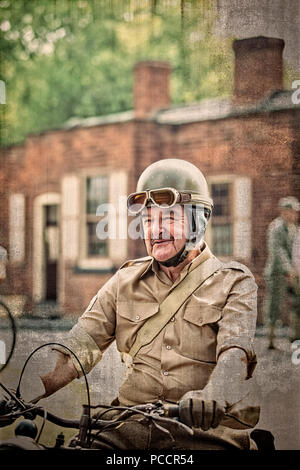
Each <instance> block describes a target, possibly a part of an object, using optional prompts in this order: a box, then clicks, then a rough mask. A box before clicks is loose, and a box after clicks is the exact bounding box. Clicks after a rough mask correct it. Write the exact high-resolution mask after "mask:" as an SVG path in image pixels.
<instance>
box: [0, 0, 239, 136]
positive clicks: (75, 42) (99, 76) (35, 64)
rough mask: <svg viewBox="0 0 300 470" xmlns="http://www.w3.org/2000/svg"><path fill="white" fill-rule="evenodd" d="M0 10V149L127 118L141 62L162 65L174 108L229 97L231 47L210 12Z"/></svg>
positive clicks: (29, 5) (144, 7)
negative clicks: (91, 120)
mask: <svg viewBox="0 0 300 470" xmlns="http://www.w3.org/2000/svg"><path fill="white" fill-rule="evenodd" d="M0 10H1V18H2V20H1V23H0V30H1V36H0V50H1V70H0V75H1V76H0V79H2V80H4V81H5V83H6V89H7V104H6V105H5V106H4V108H3V106H2V116H1V127H2V132H1V144H2V145H8V144H12V143H16V142H20V141H22V140H23V139H24V137H25V136H26V135H27V134H28V133H31V132H39V131H43V130H46V129H51V128H56V127H59V126H61V125H62V124H63V123H64V122H65V121H66V120H68V119H69V118H71V117H74V116H77V117H90V116H97V115H105V114H109V113H115V112H120V111H124V110H128V109H131V108H132V67H133V65H134V63H135V62H136V61H138V60H141V59H155V60H167V61H169V62H170V63H171V65H172V67H173V74H172V82H171V86H172V101H173V103H174V104H178V103H187V102H191V101H197V100H200V99H202V98H209V97H214V96H221V95H227V94H229V93H230V92H231V76H232V63H233V61H232V53H231V41H230V40H222V41H221V40H218V39H217V38H216V37H215V35H214V34H213V31H214V22H215V18H216V9H215V6H214V2H207V1H205V0H197V1H189V2H184V1H182V0H181V1H179V0H178V1H177V0H172V1H171V0H170V1H162V0H161V1H159V0H156V1H155V0H151V1H150V0H139V1H138V0H126V1H122V2H120V1H113V0H110V1H108V0H105V1H104V0H60V1H55V0H39V1H37V0H17V1H13V0H0ZM3 109H4V111H3Z"/></svg>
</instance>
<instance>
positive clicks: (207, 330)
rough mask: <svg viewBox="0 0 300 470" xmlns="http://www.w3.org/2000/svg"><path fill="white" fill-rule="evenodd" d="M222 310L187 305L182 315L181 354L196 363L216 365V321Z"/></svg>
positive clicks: (202, 305) (209, 306)
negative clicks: (202, 362) (196, 361)
mask: <svg viewBox="0 0 300 470" xmlns="http://www.w3.org/2000/svg"><path fill="white" fill-rule="evenodd" d="M221 316H222V309H221V308H218V307H215V306H213V305H208V304H201V303H199V304H198V305H187V306H186V307H185V310H184V314H183V322H182V323H183V324H182V335H181V347H182V354H183V355H184V356H187V357H190V358H192V359H195V360H198V361H204V362H209V363H213V364H215V363H216V347H217V334H218V321H219V320H220V319H221Z"/></svg>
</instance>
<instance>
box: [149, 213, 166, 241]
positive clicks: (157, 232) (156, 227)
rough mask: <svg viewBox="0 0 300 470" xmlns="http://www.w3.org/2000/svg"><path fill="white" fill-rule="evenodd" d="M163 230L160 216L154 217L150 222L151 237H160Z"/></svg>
mask: <svg viewBox="0 0 300 470" xmlns="http://www.w3.org/2000/svg"><path fill="white" fill-rule="evenodd" d="M162 231H163V227H162V220H161V217H155V218H154V219H153V220H152V222H151V238H152V239H158V238H160V236H161V234H162Z"/></svg>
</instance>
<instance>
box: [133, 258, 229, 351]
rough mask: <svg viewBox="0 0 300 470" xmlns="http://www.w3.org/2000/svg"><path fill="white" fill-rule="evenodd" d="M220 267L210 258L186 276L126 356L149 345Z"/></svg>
mask: <svg viewBox="0 0 300 470" xmlns="http://www.w3.org/2000/svg"><path fill="white" fill-rule="evenodd" d="M221 266H222V263H221V262H220V261H219V260H218V259H217V258H215V257H211V258H209V259H207V260H206V261H204V262H203V263H202V264H200V265H199V266H197V267H196V268H195V269H193V271H191V272H190V273H189V274H187V275H186V277H185V278H184V279H183V281H182V282H180V284H178V285H177V286H176V287H175V288H174V290H173V291H172V292H170V294H169V295H168V296H167V297H166V298H165V299H164V300H163V301H162V303H161V304H160V306H159V310H158V312H157V313H156V314H155V315H153V316H152V317H150V318H149V320H147V321H146V323H144V324H143V326H142V327H141V328H140V329H139V331H138V333H137V335H136V338H135V341H134V343H133V345H132V347H131V349H130V351H129V352H128V354H129V355H130V356H131V357H132V358H133V357H134V356H135V355H136V354H137V353H138V351H139V350H140V349H141V347H142V346H145V345H146V344H149V343H151V341H152V340H153V339H154V338H155V337H156V336H157V335H158V334H159V333H160V331H161V330H162V329H163V328H164V326H165V325H166V324H167V323H168V322H169V320H170V319H171V318H172V317H173V316H174V314H175V313H176V312H177V311H178V310H179V308H180V307H181V306H182V305H183V304H184V302H185V301H186V300H187V299H188V298H189V297H190V296H191V295H192V293H193V292H194V291H195V290H196V289H197V288H198V287H200V286H201V284H203V282H205V281H206V279H208V278H209V277H210V276H211V275H212V274H213V273H214V272H216V271H217V270H218V269H220V267H221Z"/></svg>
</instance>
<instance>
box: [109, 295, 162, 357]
mask: <svg viewBox="0 0 300 470" xmlns="http://www.w3.org/2000/svg"><path fill="white" fill-rule="evenodd" d="M158 310H159V304H158V303H155V302H118V303H117V323H116V343H117V347H118V350H119V351H121V352H128V351H129V350H130V348H131V346H132V344H133V342H134V340H135V337H136V334H137V332H138V330H139V329H140V328H141V327H142V326H143V324H144V323H145V322H146V320H148V318H150V317H152V316H153V315H155V314H156V313H157V312H158Z"/></svg>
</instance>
